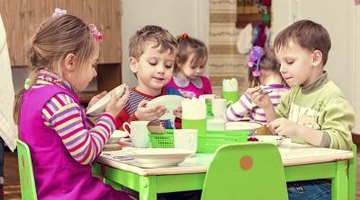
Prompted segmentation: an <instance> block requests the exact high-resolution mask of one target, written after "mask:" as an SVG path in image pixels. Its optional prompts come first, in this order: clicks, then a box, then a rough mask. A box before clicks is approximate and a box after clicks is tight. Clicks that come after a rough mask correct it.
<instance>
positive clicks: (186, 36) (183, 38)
mask: <svg viewBox="0 0 360 200" xmlns="http://www.w3.org/2000/svg"><path fill="white" fill-rule="evenodd" d="M189 38H190V36H189V35H188V34H187V33H183V34H182V35H181V36H180V39H182V40H188V39H189Z"/></svg>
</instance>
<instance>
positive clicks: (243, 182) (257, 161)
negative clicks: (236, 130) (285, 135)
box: [201, 143, 288, 200]
mask: <svg viewBox="0 0 360 200" xmlns="http://www.w3.org/2000/svg"><path fill="white" fill-rule="evenodd" d="M201 199H202V200H212V199H214V200H218V199H231V200H237V199H249V200H264V199H267V200H287V199H288V194H287V187H286V180H285V172H284V166H283V164H282V160H281V156H280V153H279V150H278V148H277V147H276V146H275V145H273V144H268V143H242V144H234V145H226V146H223V147H221V148H219V149H218V150H217V151H216V152H215V157H214V160H213V161H212V162H211V164H210V166H209V169H208V171H207V173H206V176H205V181H204V186H203V192H202V196H201Z"/></svg>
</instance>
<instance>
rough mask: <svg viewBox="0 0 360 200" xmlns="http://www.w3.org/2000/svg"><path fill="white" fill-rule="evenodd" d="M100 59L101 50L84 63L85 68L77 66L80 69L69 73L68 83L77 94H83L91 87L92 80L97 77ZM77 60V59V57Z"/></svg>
mask: <svg viewBox="0 0 360 200" xmlns="http://www.w3.org/2000/svg"><path fill="white" fill-rule="evenodd" d="M98 57H99V50H98V49H97V50H96V52H95V53H94V54H93V55H92V56H91V58H90V59H89V60H87V61H86V62H85V63H84V66H77V67H79V68H78V69H74V70H73V71H70V72H68V74H69V75H68V76H67V81H68V82H69V83H70V85H71V87H72V88H73V90H74V91H75V92H81V91H83V90H85V88H86V87H87V86H88V85H89V83H90V82H91V80H92V79H93V78H94V77H96V75H97V72H96V69H95V68H96V64H97V60H98ZM75 59H76V57H75Z"/></svg>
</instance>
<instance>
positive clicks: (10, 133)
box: [0, 15, 17, 151]
mask: <svg viewBox="0 0 360 200" xmlns="http://www.w3.org/2000/svg"><path fill="white" fill-rule="evenodd" d="M0 76H1V77H0V137H1V138H2V139H3V140H4V142H5V143H6V145H7V146H8V147H9V148H10V149H11V151H14V150H15V148H16V139H17V127H16V125H15V123H14V120H13V114H12V113H13V105H14V101H15V96H14V95H15V92H14V86H13V81H12V75H11V65H10V59H9V52H8V47H7V43H6V32H5V27H4V23H3V21H2V17H1V15H0Z"/></svg>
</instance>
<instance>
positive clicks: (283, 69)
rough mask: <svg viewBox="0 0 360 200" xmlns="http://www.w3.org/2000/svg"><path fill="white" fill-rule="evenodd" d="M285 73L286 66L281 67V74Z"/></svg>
mask: <svg viewBox="0 0 360 200" xmlns="http://www.w3.org/2000/svg"><path fill="white" fill-rule="evenodd" d="M284 72H286V67H285V65H280V73H284Z"/></svg>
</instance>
